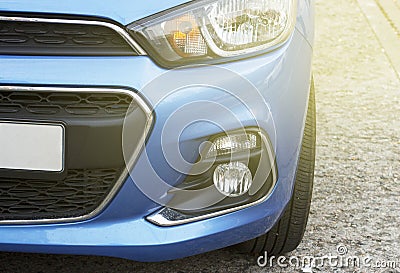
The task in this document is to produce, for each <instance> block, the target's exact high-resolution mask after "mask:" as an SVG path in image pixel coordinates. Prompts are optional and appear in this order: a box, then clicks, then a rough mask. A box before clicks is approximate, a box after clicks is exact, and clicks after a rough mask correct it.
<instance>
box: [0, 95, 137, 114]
mask: <svg viewBox="0 0 400 273" xmlns="http://www.w3.org/2000/svg"><path fill="white" fill-rule="evenodd" d="M136 107H138V106H137V104H135V103H132V97H131V96H129V95H125V94H116V93H91V94H85V93H78V92H77V93H71V92H7V91H0V117H1V116H2V115H4V114H6V115H7V116H8V117H13V116H21V117H26V116H32V115H33V116H52V117H66V116H72V117H79V116H92V117H93V116H94V117H107V116H110V117H111V116H123V115H125V114H126V113H129V112H131V111H133V110H134V109H135V108H136Z"/></svg>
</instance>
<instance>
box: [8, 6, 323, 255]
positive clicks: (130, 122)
mask: <svg viewBox="0 0 400 273" xmlns="http://www.w3.org/2000/svg"><path fill="white" fill-rule="evenodd" d="M313 32H314V3H313V1H310V0H194V1H187V0H164V1H147V2H146V1H129V0H121V1H111V0H103V1H97V0H96V1H95V0H86V1H78V0H70V1H53V0H40V1H31V0H14V1H6V0H0V144H1V145H0V251H7V252H35V253H55V254H80V255H103V256H114V257H120V258H127V259H132V260H136V261H162V260H171V259H177V258H181V257H186V256H190V255H195V254H199V253H204V252H207V251H212V250H215V249H219V248H224V247H228V246H235V247H236V248H237V249H238V250H239V251H241V252H245V253H253V254H259V253H265V252H267V253H268V254H280V253H286V252H289V251H292V250H293V249H295V248H296V247H297V246H298V244H299V243H300V241H301V240H302V237H303V234H304V231H305V228H306V224H307V218H308V213H309V208H310V202H311V193H312V185H313V173H314V161H315V102H314V89H313V81H312V73H311V60H312V43H313V35H314V34H313Z"/></svg>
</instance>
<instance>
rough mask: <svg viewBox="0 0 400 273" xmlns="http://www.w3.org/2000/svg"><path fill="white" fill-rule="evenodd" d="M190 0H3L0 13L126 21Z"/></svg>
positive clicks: (0, 4)
mask: <svg viewBox="0 0 400 273" xmlns="http://www.w3.org/2000/svg"><path fill="white" fill-rule="evenodd" d="M185 2H188V1H187V0H162V1H143V0H118V1H115V0H64V1H57V0H34V1H33V0H0V13H4V12H13V13H14V12H17V13H52V14H73V15H81V16H82V15H83V16H96V17H103V18H107V19H111V20H114V21H117V22H119V23H120V24H123V25H127V24H129V23H131V22H133V21H136V20H138V19H141V18H143V17H146V16H149V15H152V14H154V13H157V12H160V11H163V10H166V9H168V8H171V7H174V6H177V5H180V4H182V3H185Z"/></svg>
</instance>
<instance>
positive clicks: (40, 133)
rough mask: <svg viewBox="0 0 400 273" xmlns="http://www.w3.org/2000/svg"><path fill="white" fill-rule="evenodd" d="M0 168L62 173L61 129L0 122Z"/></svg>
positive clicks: (61, 127)
mask: <svg viewBox="0 0 400 273" xmlns="http://www.w3.org/2000/svg"><path fill="white" fill-rule="evenodd" d="M0 169H11V170H30V171H47V172H61V171H62V170H63V169H64V127H63V126H62V125H57V124H33V123H22V122H21V123H19V122H2V121H0Z"/></svg>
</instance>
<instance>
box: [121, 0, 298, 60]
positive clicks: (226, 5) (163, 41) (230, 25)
mask: <svg viewBox="0 0 400 273" xmlns="http://www.w3.org/2000/svg"><path fill="white" fill-rule="evenodd" d="M294 23H295V0H218V1H215V0H213V1H210V0H205V1H192V2H190V3H189V4H187V5H185V6H182V7H178V8H176V9H173V10H168V11H166V12H164V13H162V14H157V15H155V16H152V17H148V18H145V19H143V20H140V21H138V22H135V23H133V24H131V25H129V26H128V28H129V29H130V30H131V31H132V34H133V35H134V36H135V37H136V38H137V39H138V40H139V42H140V43H141V45H142V46H143V47H144V48H145V49H146V50H147V51H149V53H150V54H154V55H156V56H155V57H156V60H158V61H159V62H161V64H163V65H167V66H179V65H183V64H187V63H207V62H216V61H217V62H220V61H226V60H227V59H232V58H238V57H242V56H248V55H251V54H259V53H261V52H263V51H266V50H271V49H273V48H274V47H276V46H277V45H279V44H281V43H282V42H284V41H285V40H286V39H287V38H288V36H289V35H290V33H291V32H292V30H293V27H294Z"/></svg>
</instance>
